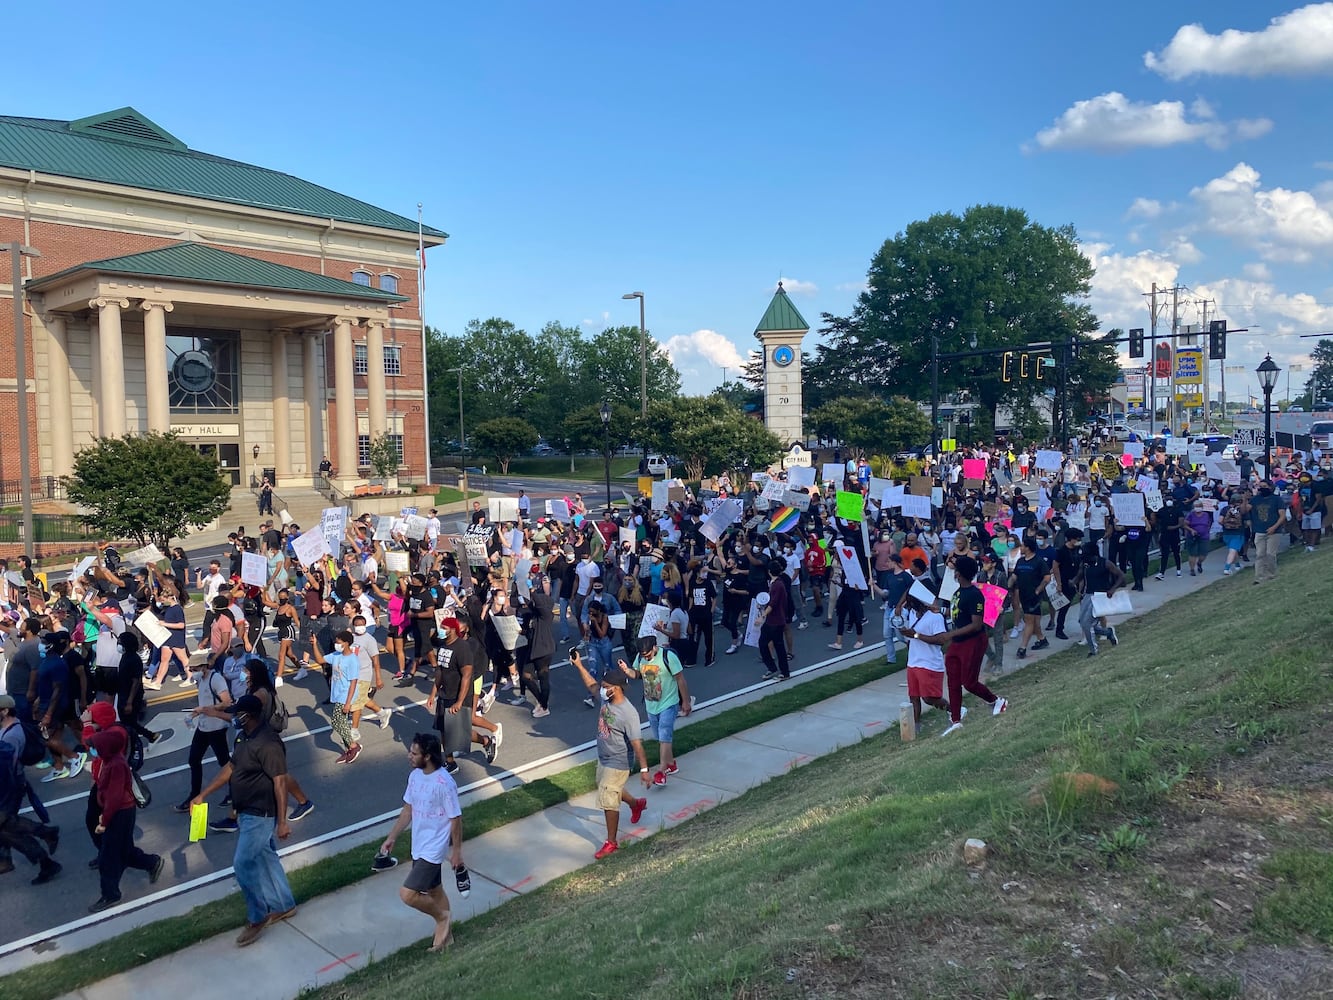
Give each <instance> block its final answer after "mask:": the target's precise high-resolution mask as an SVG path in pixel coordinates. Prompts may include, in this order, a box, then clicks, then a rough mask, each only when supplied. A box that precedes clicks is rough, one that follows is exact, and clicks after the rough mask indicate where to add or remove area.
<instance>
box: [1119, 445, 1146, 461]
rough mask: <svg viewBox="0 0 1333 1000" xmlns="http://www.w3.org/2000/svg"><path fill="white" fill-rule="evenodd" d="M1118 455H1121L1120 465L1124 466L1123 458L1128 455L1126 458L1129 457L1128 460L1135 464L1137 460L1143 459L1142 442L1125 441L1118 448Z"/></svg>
mask: <svg viewBox="0 0 1333 1000" xmlns="http://www.w3.org/2000/svg"><path fill="white" fill-rule="evenodd" d="M1120 453H1121V464H1122V465H1123V464H1125V463H1124V456H1125V455H1128V456H1129V457H1130V458H1132V459H1133V460H1134V461H1135V462H1137V461H1138V460H1139V459H1141V458H1142V457H1143V442H1142V441H1126V442H1125V443H1124V444H1123V445H1121V446H1120ZM1131 464H1132V463H1131Z"/></svg>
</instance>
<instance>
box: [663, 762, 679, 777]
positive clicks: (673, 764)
mask: <svg viewBox="0 0 1333 1000" xmlns="http://www.w3.org/2000/svg"><path fill="white" fill-rule="evenodd" d="M679 770H680V768H678V767H677V766H676V762H675V761H674V760H673V761H672V762H671V763H670V764H668V765H667V766H666V773H667V775H668V776H670V775H673V774H675V773H676V772H677V771H679Z"/></svg>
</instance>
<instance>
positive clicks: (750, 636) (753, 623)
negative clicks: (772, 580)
mask: <svg viewBox="0 0 1333 1000" xmlns="http://www.w3.org/2000/svg"><path fill="white" fill-rule="evenodd" d="M649 607H652V605H649ZM762 625H763V622H761V621H760V620H759V598H757V597H752V598H750V617H749V618H747V619H746V620H745V639H744V644H745V645H746V646H753V647H754V648H755V649H758V648H759V629H760V628H761V627H762Z"/></svg>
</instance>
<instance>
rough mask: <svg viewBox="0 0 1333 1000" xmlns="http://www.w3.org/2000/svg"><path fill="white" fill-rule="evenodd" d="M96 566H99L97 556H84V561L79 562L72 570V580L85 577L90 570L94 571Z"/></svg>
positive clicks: (70, 573) (70, 574) (70, 572)
mask: <svg viewBox="0 0 1333 1000" xmlns="http://www.w3.org/2000/svg"><path fill="white" fill-rule="evenodd" d="M96 564H97V556H84V557H83V558H82V559H80V560H79V562H78V565H76V566H75V567H74V568H73V569H72V570H70V571H69V578H70V579H71V580H77V579H78V578H79V577H81V576H83V574H84V573H87V572H88V571H89V570H90V569H92V568H93V566H95V565H96Z"/></svg>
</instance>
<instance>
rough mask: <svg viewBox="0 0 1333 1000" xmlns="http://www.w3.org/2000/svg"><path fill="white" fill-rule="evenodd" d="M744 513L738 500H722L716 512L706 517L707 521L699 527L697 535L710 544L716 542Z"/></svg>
mask: <svg viewBox="0 0 1333 1000" xmlns="http://www.w3.org/2000/svg"><path fill="white" fill-rule="evenodd" d="M743 513H744V511H743V509H742V508H741V502H740V501H739V500H723V501H722V503H721V504H719V505H718V508H717V510H715V511H713V513H711V514H709V515H708V519H707V520H705V521H704V523H703V524H701V525H700V526H699V534H701V535H703V536H704V537H705V538H707V539H708V540H709V541H710V542H716V541H717V540H718V539H719V538H721V537H722V532H724V531H726V530H727V528H729V527H730V526H731V525H732V524H734V523H735V522H737V521H739V520H740V519H741V514H743Z"/></svg>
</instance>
